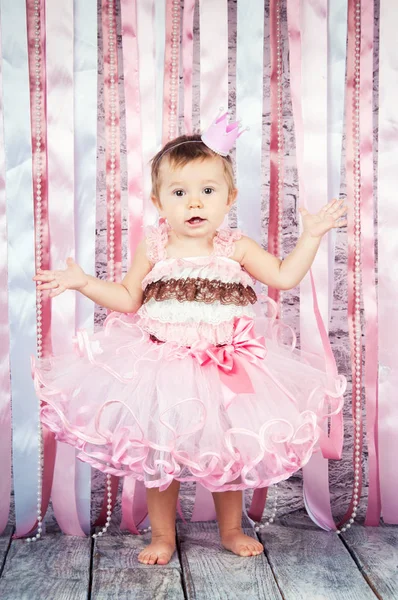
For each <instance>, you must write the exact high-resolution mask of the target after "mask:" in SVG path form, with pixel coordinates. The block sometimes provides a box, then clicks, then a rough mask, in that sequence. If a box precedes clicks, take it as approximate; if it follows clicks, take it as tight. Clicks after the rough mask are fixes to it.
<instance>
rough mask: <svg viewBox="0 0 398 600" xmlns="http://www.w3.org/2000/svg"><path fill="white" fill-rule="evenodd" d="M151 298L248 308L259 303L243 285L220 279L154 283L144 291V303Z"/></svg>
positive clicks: (174, 280) (253, 292) (192, 279)
mask: <svg viewBox="0 0 398 600" xmlns="http://www.w3.org/2000/svg"><path fill="white" fill-rule="evenodd" d="M151 298H154V300H157V301H159V302H161V301H162V300H170V299H172V298H173V299H175V300H178V301H179V302H184V301H188V302H193V301H195V302H206V303H207V304H211V303H212V302H216V301H219V302H220V303H221V304H234V305H235V306H247V305H248V304H254V303H255V302H256V301H257V296H256V292H255V291H254V290H253V288H252V287H250V286H249V285H248V286H245V285H243V283H224V282H223V281H219V280H218V279H211V280H210V279H202V278H200V277H196V278H190V277H187V278H186V279H169V280H167V281H153V282H152V283H150V284H148V285H147V286H146V288H145V290H144V297H143V303H144V304H145V302H148V301H149V300H150V299H151Z"/></svg>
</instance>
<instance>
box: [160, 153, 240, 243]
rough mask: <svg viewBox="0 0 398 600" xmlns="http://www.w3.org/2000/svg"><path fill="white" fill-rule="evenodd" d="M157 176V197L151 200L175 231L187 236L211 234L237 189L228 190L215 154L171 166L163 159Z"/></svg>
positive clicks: (228, 208) (220, 161)
mask: <svg viewBox="0 0 398 600" xmlns="http://www.w3.org/2000/svg"><path fill="white" fill-rule="evenodd" d="M159 176H160V186H159V198H156V197H155V196H152V201H153V202H154V204H155V206H156V207H157V209H158V211H159V214H160V216H161V217H164V218H166V219H167V221H168V222H169V224H170V226H171V228H172V229H173V230H174V231H175V233H177V234H180V235H185V236H189V237H201V236H204V235H207V234H214V232H215V231H216V229H218V228H219V227H220V226H221V225H222V223H223V221H224V217H225V215H226V214H227V213H228V212H229V210H230V208H231V206H232V204H233V203H234V201H235V199H236V195H237V193H238V190H236V189H235V190H233V191H232V192H230V191H229V189H228V184H227V180H226V177H225V173H224V165H223V162H222V160H221V159H220V158H218V157H214V158H206V159H204V160H194V161H191V162H189V163H187V164H186V165H185V166H183V167H176V168H174V169H171V168H170V162H169V160H168V159H165V160H164V162H162V164H161V166H160V169H159Z"/></svg>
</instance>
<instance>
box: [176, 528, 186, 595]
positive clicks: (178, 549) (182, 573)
mask: <svg viewBox="0 0 398 600" xmlns="http://www.w3.org/2000/svg"><path fill="white" fill-rule="evenodd" d="M176 550H177V556H178V560H179V561H180V579H181V589H182V593H183V594H184V600H188V599H189V596H188V590H187V588H186V585H185V577H184V565H183V560H182V554H181V546H180V539H179V537H178V533H177V528H176Z"/></svg>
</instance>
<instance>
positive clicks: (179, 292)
mask: <svg viewBox="0 0 398 600" xmlns="http://www.w3.org/2000/svg"><path fill="white" fill-rule="evenodd" d="M146 234H147V235H146V243H147V254H148V258H149V260H150V261H151V263H152V264H153V267H152V269H151V271H150V272H149V273H148V275H147V276H146V277H145V279H144V280H143V282H142V288H143V291H144V297H143V304H142V306H141V308H140V309H139V311H138V313H137V314H138V316H139V317H140V321H141V323H140V324H141V326H142V327H143V328H144V329H145V330H146V331H148V332H149V333H150V334H151V335H152V336H153V337H155V338H156V339H158V340H160V341H174V342H178V343H180V344H181V345H184V346H190V345H192V344H193V343H194V342H196V341H199V340H203V339H204V340H206V341H208V342H211V343H213V344H226V343H229V342H230V341H231V338H232V333H233V325H234V320H235V318H236V317H240V316H248V317H254V309H253V304H254V303H255V302H256V300H257V298H256V294H255V291H254V289H253V287H252V285H253V279H252V278H251V277H250V275H249V274H248V273H247V272H246V271H245V270H244V269H243V268H242V267H241V265H240V264H239V263H238V262H237V261H235V260H233V259H232V258H231V257H232V255H233V253H234V244H235V241H236V240H238V239H239V238H240V237H241V233H240V231H237V230H233V229H230V228H225V229H220V230H218V231H217V232H216V235H215V237H214V240H213V252H212V253H211V254H210V255H209V256H198V257H186V258H168V257H167V240H168V226H167V225H166V223H164V222H163V223H161V224H160V226H159V227H150V228H147V231H146Z"/></svg>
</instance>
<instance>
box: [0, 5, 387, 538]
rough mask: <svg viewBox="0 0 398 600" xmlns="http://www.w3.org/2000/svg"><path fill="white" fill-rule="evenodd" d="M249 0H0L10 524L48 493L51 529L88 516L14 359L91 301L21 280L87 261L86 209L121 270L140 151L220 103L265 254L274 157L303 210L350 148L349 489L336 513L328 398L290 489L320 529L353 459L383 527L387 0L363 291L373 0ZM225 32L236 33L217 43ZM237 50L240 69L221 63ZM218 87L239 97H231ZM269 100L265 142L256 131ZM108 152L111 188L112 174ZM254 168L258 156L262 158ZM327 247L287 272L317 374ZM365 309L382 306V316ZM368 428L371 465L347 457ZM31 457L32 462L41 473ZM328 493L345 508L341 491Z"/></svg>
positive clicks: (66, 330) (280, 207)
mask: <svg viewBox="0 0 398 600" xmlns="http://www.w3.org/2000/svg"><path fill="white" fill-rule="evenodd" d="M249 3H250V11H248V10H247V5H248V2H247V1H246V0H238V2H237V5H236V3H232V2H227V0H198V1H197V2H195V0H185V1H184V3H183V5H181V4H180V0H156V2H155V0H102V2H101V3H99V6H98V9H97V2H96V0H87V1H86V2H84V6H83V3H74V2H73V1H72V0H67V1H66V2H64V3H63V4H62V7H61V8H60V6H59V3H57V2H56V1H55V0H15V1H14V2H12V3H10V2H8V1H6V0H0V38H1V46H0V245H1V248H0V256H1V263H0V280H1V283H2V285H1V296H0V301H1V308H2V310H1V314H2V321H1V347H0V531H2V530H3V529H4V527H5V526H6V524H7V521H8V516H9V504H10V502H9V500H10V491H11V460H12V464H13V472H14V479H13V487H14V497H15V508H16V511H15V513H16V515H15V516H16V534H15V535H16V537H22V536H25V535H27V534H29V532H31V531H34V530H35V528H36V527H37V513H38V511H39V510H40V508H41V510H42V512H45V511H46V509H47V506H48V502H49V500H50V497H51V500H52V503H53V507H54V512H55V515H56V518H57V520H58V522H59V524H60V526H61V528H62V530H63V531H64V532H65V533H68V534H74V535H87V534H88V533H89V530H90V494H91V479H90V470H89V467H88V466H87V465H86V464H83V463H81V461H77V460H76V458H75V450H74V449H73V448H71V447H70V446H67V445H65V444H61V443H58V442H56V441H55V439H54V436H53V434H52V433H51V432H49V431H48V430H46V429H44V430H43V431H41V429H40V427H39V422H38V403H37V400H36V396H35V393H34V390H33V383H32V380H31V375H30V365H29V357H30V355H31V354H36V355H37V356H48V355H49V354H51V352H52V351H54V352H59V351H61V350H62V349H65V348H67V346H68V344H70V340H71V338H72V336H73V335H74V333H75V330H76V328H81V327H85V328H86V329H88V330H89V331H92V330H93V326H94V325H93V322H94V305H93V303H91V302H89V301H88V300H87V299H85V298H82V297H80V296H77V295H74V294H64V295H62V296H61V297H58V298H56V299H54V300H53V301H52V302H50V301H49V299H48V295H47V294H46V293H40V292H37V291H36V290H35V287H34V284H33V282H32V280H31V278H32V276H33V274H34V272H35V269H37V268H39V267H41V268H49V267H51V268H62V266H63V264H64V262H63V261H64V260H65V259H66V257H67V256H69V255H71V256H73V257H75V258H76V260H77V261H78V262H79V263H80V264H81V265H82V266H83V268H84V269H85V270H87V271H88V272H90V273H93V274H95V250H96V236H95V222H96V218H97V222H98V220H101V218H102V217H101V214H102V213H101V211H103V209H104V208H105V211H106V218H105V219H103V221H104V227H106V232H107V235H106V267H107V278H108V279H109V280H112V281H120V278H121V277H122V275H123V273H124V272H125V271H126V269H127V266H128V264H129V263H130V261H131V258H132V256H133V255H134V252H135V249H136V247H137V244H138V242H139V241H140V239H141V235H142V228H143V225H144V224H149V223H156V214H155V211H154V208H153V206H152V204H151V202H150V198H149V192H150V178H149V160H150V158H151V156H152V155H153V154H154V153H155V152H156V151H157V150H158V149H159V148H160V145H161V144H162V143H166V142H167V141H169V140H170V139H173V138H174V137H176V136H177V135H179V134H180V133H187V134H191V133H192V131H193V129H194V123H195V121H196V122H197V123H200V127H201V128H205V127H207V126H208V125H209V123H210V122H211V120H212V119H213V118H214V116H215V115H216V114H217V113H218V111H219V109H220V108H221V107H223V108H225V109H227V108H229V109H230V110H231V112H232V115H233V116H234V117H236V118H237V119H241V120H242V122H243V126H246V127H248V131H247V132H246V133H245V135H244V136H241V137H240V138H239V139H238V142H237V148H236V176H237V187H238V189H239V190H240V195H239V199H238V209H237V220H238V226H239V227H241V228H242V229H243V230H244V232H245V233H247V234H248V235H249V236H251V237H253V238H254V239H256V240H257V241H258V242H261V241H263V240H262V235H263V234H264V232H266V236H265V237H266V238H267V243H268V250H269V251H271V252H273V253H274V254H276V255H278V256H280V257H282V256H283V255H285V254H286V247H284V246H285V243H286V242H285V239H284V237H283V232H284V227H285V225H286V224H285V221H284V219H283V215H284V211H285V208H287V206H286V191H285V180H286V176H287V175H286V172H285V160H284V158H285V156H286V155H291V154H292V153H295V160H296V167H297V178H296V179H297V180H296V182H295V192H294V193H295V195H296V197H297V204H298V205H301V206H305V207H307V208H308V209H309V210H310V211H312V212H315V211H318V210H319V209H320V208H321V207H322V206H323V205H324V204H325V203H326V202H327V201H328V200H330V199H331V198H332V197H337V196H338V195H339V193H340V172H341V165H342V160H343V159H344V160H345V162H346V185H347V203H348V206H349V215H348V217H349V226H348V229H347V236H348V278H347V283H348V323H347V326H348V332H349V336H348V337H347V339H346V343H347V344H349V346H350V351H351V367H352V368H351V374H352V377H351V379H352V381H353V386H352V405H348V403H346V404H347V405H346V407H345V414H346V416H347V417H348V418H350V415H351V418H352V420H353V428H354V446H353V483H352V498H351V502H350V505H349V507H348V508H347V510H346V513H345V514H344V516H343V517H342V518H341V519H340V522H339V523H338V525H336V524H335V522H334V519H333V516H332V507H331V504H330V491H329V473H328V459H340V458H341V456H342V447H343V420H342V415H341V414H340V415H333V416H332V417H331V418H330V423H329V424H328V423H325V425H324V430H323V433H322V436H321V452H319V453H317V454H315V455H313V457H312V458H311V460H310V462H309V463H308V464H307V465H306V466H305V467H304V469H303V484H304V500H305V506H306V508H307V511H308V514H309V516H310V517H311V519H312V520H313V521H314V522H315V523H317V524H318V525H319V526H320V527H322V528H324V529H328V530H336V529H337V528H338V527H340V528H341V529H342V530H345V527H348V526H350V524H351V523H352V521H353V517H355V515H356V511H357V507H358V503H359V498H360V495H361V486H362V478H363V476H364V475H365V476H366V477H367V481H368V484H369V498H368V507H367V508H368V512H367V519H366V524H368V525H377V524H378V523H379V520H380V516H383V517H384V519H385V521H386V522H389V523H398V512H397V503H396V501H395V499H396V490H397V480H396V473H395V470H394V468H393V465H394V458H393V457H394V456H395V454H394V451H393V449H394V448H395V447H396V445H397V439H398V433H397V427H396V425H394V423H397V422H398V417H397V403H396V402H395V395H394V393H395V392H394V390H395V388H396V385H395V384H394V382H395V381H396V379H397V378H398V360H395V359H396V344H395V339H394V337H393V336H392V334H393V331H394V327H393V325H392V321H391V319H392V318H393V315H394V306H393V304H392V302H393V298H394V297H395V295H394V290H395V288H396V287H397V286H396V282H395V280H394V278H393V277H392V276H391V269H390V265H391V264H393V263H394V262H395V260H396V256H397V252H396V251H395V250H396V248H395V245H394V243H393V239H394V236H393V234H392V232H390V228H391V226H392V225H391V224H393V223H395V219H394V214H395V213H394V189H395V188H396V186H394V181H395V179H396V168H395V162H394V156H395V154H394V152H395V150H394V148H395V146H396V143H395V142H396V140H395V137H396V130H397V129H398V125H397V126H396V127H395V129H394V126H393V124H394V123H395V124H397V121H398V117H397V113H396V106H395V103H394V98H395V97H396V93H395V92H396V91H397V87H398V72H397V69H396V61H395V62H394V60H393V56H394V48H395V46H394V41H395V38H394V36H395V33H394V32H395V29H396V25H397V24H398V13H397V10H396V9H392V8H391V5H388V2H387V0H381V2H380V32H381V35H380V57H381V60H380V94H379V106H380V113H379V125H380V134H379V139H378V144H379V153H378V163H379V164H378V176H379V181H378V190H379V198H378V227H379V232H378V233H379V235H378V239H379V299H378V304H377V297H376V284H375V272H376V262H375V251H374V250H375V240H376V237H377V232H376V231H375V227H374V207H375V200H374V190H373V162H374V153H373V147H374V139H373V60H374V58H373V56H374V14H373V0H333V2H332V1H331V0H317V2H313V1H310V0H301V1H300V2H298V1H295V0H270V1H269V2H268V1H267V2H264V0H250V2H249ZM97 10H99V11H100V17H101V18H100V19H99V20H97ZM286 15H287V18H286ZM97 23H100V28H101V29H100V31H99V32H98V31H97V27H98V25H97ZM231 28H232V29H231ZM235 28H236V49H235V48H229V43H231V39H232V38H233V35H231V32H232V31H235ZM98 34H100V35H99V36H98ZM118 34H120V35H118ZM97 39H100V46H99V52H98V50H97ZM347 39H348V52H347V54H346V47H347V46H346V43H347ZM101 40H102V42H101ZM229 40H230V42H229ZM268 40H269V43H268ZM268 44H269V47H268V46H267V45H268ZM198 48H199V50H198ZM195 49H196V50H197V53H196V59H198V60H199V66H197V65H196V64H195ZM288 51H289V54H287V53H288ZM266 56H269V57H270V61H269V64H267V62H266V61H264V57H266ZM287 56H289V60H288V59H287ZM120 57H122V59H123V60H122V62H121V61H120V60H119V59H120ZM235 57H236V73H235V72H234V71H233V69H231V65H232V64H233V63H234V59H235ZM121 65H123V67H122V66H121ZM122 68H123V71H122ZM346 70H347V73H346ZM98 73H99V74H100V78H99V80H98V82H99V85H97V78H98ZM287 92H289V93H287ZM231 93H232V95H231ZM234 93H235V94H236V96H235V97H236V103H235V105H233V106H229V107H228V104H229V98H231V97H233V94H234ZM101 97H102V98H103V103H102V104H101V103H100V102H98V98H101ZM268 98H270V103H269V105H267V102H268ZM287 98H291V105H292V117H293V120H292V127H293V128H294V139H295V147H293V141H292V140H293V138H292V137H291V136H288V135H287V134H286V131H287V129H288V120H289V119H290V118H291V117H290V115H289V106H288V105H287V104H286V99H287ZM123 103H124V108H125V110H124V111H123V110H121V106H123ZM233 104H234V103H233ZM102 105H103V107H104V114H103V115H102V114H101V112H100V106H102ZM344 111H345V115H344ZM268 113H269V115H270V146H269V150H268V147H267V146H266V145H265V146H264V147H263V142H262V131H263V128H264V121H266V120H267V115H268ZM344 117H345V119H344ZM344 120H345V137H346V151H345V156H344V155H343V152H342V147H343V133H344V132H343V122H344ZM98 122H100V124H103V127H104V145H103V147H104V152H105V160H104V164H102V163H101V160H98V161H97V154H98V156H99V157H101V156H102V155H101V152H102V149H101V152H100V151H99V148H100V142H99V140H97V124H98ZM394 143H395V145H394ZM124 148H125V150H124ZM122 152H125V154H126V168H127V179H126V181H127V185H126V190H123V189H122V180H123V178H122V169H123V167H122V164H123V161H122V160H121V158H122ZM264 156H265V157H266V159H267V160H268V163H267V162H266V161H264V160H263V158H264ZM264 164H268V165H269V168H267V169H266V172H265V173H264V172H263V171H262V168H261V166H262V165H264ZM99 175H102V178H101V177H100V176H99ZM102 179H103V180H104V181H105V183H106V186H105V187H106V189H105V193H104V196H103V201H102V200H101V194H100V193H99V192H98V191H97V189H96V188H97V182H99V181H101V180H102ZM268 184H269V185H268ZM124 191H125V193H124ZM96 198H100V201H99V202H96ZM268 199H269V202H264V200H268ZM264 206H267V214H266V213H265V212H264ZM296 208H297V207H296ZM290 210H291V207H290ZM123 211H125V212H123ZM104 214H105V213H104ZM123 214H126V217H127V218H126V219H125V221H124V220H123ZM267 216H268V217H269V218H268V221H267ZM264 223H267V226H266V227H265V226H264ZM123 230H125V232H126V246H127V253H126V254H127V260H126V261H124V262H123V259H122V254H123V253H122V239H123V235H122V234H123ZM335 244H336V232H335V231H333V232H330V233H329V235H328V236H326V237H325V238H324V239H323V241H322V244H321V247H320V250H319V252H318V254H317V257H316V259H315V261H314V264H313V266H312V269H311V271H310V273H309V274H308V275H307V276H306V277H305V278H304V280H303V282H302V283H301V285H300V320H299V323H297V326H299V329H300V339H301V346H302V348H303V349H305V350H310V351H313V352H321V353H322V355H323V356H325V368H326V369H327V370H328V371H329V372H335V370H336V364H335V361H334V357H333V354H332V350H331V346H330V342H329V337H328V332H329V326H330V320H331V316H332V304H333V291H334V287H335V283H334V272H335ZM269 295H270V297H271V298H273V299H274V300H275V301H276V303H277V305H278V308H279V319H281V320H283V315H282V312H281V309H282V307H283V295H282V294H280V293H279V291H278V290H272V289H270V290H269ZM378 308H380V314H382V315H383V319H379V318H378ZM7 315H8V319H7V318H6V317H7ZM297 328H298V327H297ZM362 337H363V338H364V350H365V352H364V354H363V352H362ZM378 348H380V350H378ZM379 357H380V360H381V363H382V365H381V367H380V386H379V381H378V367H377V364H378V359H379ZM345 374H346V375H349V374H347V373H345ZM379 387H380V389H379ZM379 400H380V402H379ZM11 407H12V413H11ZM11 414H12V421H11ZM348 423H349V421H348V420H347V422H346V424H347V426H348ZM365 426H366V438H365V439H366V442H367V448H368V463H367V470H366V468H365V470H364V471H362V467H363V466H366V465H362V454H363V452H362V443H363V435H362V433H363V429H365ZM11 429H12V436H11ZM379 432H380V434H381V435H380V436H379ZM11 440H12V442H11ZM41 453H42V455H43V465H44V466H43V471H42V472H41V470H38V465H39V455H40V454H41ZM38 490H39V494H37V492H38ZM117 490H118V480H117V478H112V504H114V502H115V499H116V494H117ZM266 497H267V490H266V489H263V490H256V491H255V493H254V496H253V501H252V504H251V507H250V511H249V515H250V516H251V517H252V518H253V519H256V520H258V519H260V518H261V515H262V512H263V509H264V505H265V501H266ZM106 502H107V498H105V500H104V505H103V507H102V511H101V514H100V515H99V516H98V518H97V520H96V524H100V523H103V522H104V519H105V518H106ZM333 508H334V509H335V511H336V512H338V511H340V513H341V512H342V507H333ZM179 510H180V513H181V508H180V506H179ZM343 510H344V508H343ZM214 517H215V512H214V506H213V502H212V498H211V494H210V493H209V492H208V491H207V490H206V489H204V488H203V487H202V486H201V485H199V484H198V485H197V486H196V498H195V506H194V510H193V514H192V520H204V519H212V518H214ZM145 523H147V507H146V501H145V488H144V486H143V484H142V483H141V482H137V481H136V480H134V479H133V478H132V477H125V478H123V481H122V523H121V526H122V528H123V529H128V530H130V531H131V532H133V533H137V531H138V529H137V527H138V525H141V526H142V525H143V524H145Z"/></svg>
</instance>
